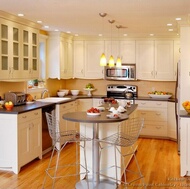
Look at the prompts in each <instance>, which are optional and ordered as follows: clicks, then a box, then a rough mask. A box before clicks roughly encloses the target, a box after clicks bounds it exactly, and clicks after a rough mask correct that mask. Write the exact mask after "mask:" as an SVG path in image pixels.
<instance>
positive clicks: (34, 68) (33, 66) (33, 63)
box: [32, 59, 37, 71]
mask: <svg viewBox="0 0 190 189" xmlns="http://www.w3.org/2000/svg"><path fill="white" fill-rule="evenodd" d="M32 69H33V70H35V71H36V70H37V60H36V59H33V62H32Z"/></svg>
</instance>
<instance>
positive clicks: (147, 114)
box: [138, 109, 167, 121]
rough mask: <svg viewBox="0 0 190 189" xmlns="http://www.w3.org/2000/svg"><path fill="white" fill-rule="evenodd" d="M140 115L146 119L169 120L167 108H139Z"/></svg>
mask: <svg viewBox="0 0 190 189" xmlns="http://www.w3.org/2000/svg"><path fill="white" fill-rule="evenodd" d="M138 115H139V116H140V117H143V118H144V119H145V120H152V121H167V109H162V110H156V111H153V110H151V109H150V110H148V109H146V110H138Z"/></svg>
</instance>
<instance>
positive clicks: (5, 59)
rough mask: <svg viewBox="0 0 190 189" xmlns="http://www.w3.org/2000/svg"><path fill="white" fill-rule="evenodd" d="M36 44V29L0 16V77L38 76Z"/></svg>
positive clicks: (26, 77) (3, 78) (29, 77)
mask: <svg viewBox="0 0 190 189" xmlns="http://www.w3.org/2000/svg"><path fill="white" fill-rule="evenodd" d="M0 16H1V15H0ZM38 44H39V30H38V29H35V28H31V27H30V26H24V25H22V24H17V23H15V22H13V21H9V20H6V19H4V18H0V79H1V80H10V79H18V80H20V79H36V78H38V76H39V65H38V54H39V53H38Z"/></svg>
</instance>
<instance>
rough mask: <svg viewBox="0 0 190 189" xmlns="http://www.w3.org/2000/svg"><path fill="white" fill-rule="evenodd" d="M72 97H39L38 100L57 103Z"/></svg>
mask: <svg viewBox="0 0 190 189" xmlns="http://www.w3.org/2000/svg"><path fill="white" fill-rule="evenodd" d="M70 99H71V98H67V97H47V98H42V99H37V100H36V101H39V102H54V103H57V102H64V101H67V100H70Z"/></svg>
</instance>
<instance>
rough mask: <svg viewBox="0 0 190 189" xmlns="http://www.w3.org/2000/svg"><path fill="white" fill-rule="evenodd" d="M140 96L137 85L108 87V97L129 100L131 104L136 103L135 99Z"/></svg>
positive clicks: (110, 85) (112, 85) (113, 85)
mask: <svg viewBox="0 0 190 189" xmlns="http://www.w3.org/2000/svg"><path fill="white" fill-rule="evenodd" d="M137 96H138V88H137V86H135V85H119V84H117V85H115V84H109V85H107V97H114V98H117V99H127V100H130V101H131V104H134V103H135V98H137Z"/></svg>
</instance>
